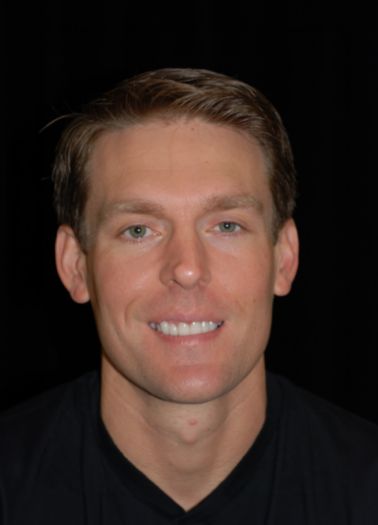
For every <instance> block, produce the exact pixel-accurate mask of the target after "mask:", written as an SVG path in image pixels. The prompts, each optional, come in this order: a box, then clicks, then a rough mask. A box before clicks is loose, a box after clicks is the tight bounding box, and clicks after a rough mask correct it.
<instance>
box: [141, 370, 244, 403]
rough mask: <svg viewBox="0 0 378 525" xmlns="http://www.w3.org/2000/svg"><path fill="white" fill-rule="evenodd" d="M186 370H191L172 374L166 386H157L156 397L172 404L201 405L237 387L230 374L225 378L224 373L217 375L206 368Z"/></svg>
mask: <svg viewBox="0 0 378 525" xmlns="http://www.w3.org/2000/svg"><path fill="white" fill-rule="evenodd" d="M186 368H189V370H188V369H185V370H184V371H183V370H179V371H175V372H174V373H172V374H171V376H170V378H168V381H167V382H165V385H164V386H163V385H160V388H159V386H158V385H156V387H157V388H156V389H154V390H155V392H156V393H155V396H156V397H159V398H160V399H162V400H165V401H170V402H172V403H183V404H201V403H208V402H210V401H213V400H215V399H218V398H220V397H222V396H223V395H225V394H227V393H228V392H230V391H231V390H232V389H233V388H234V387H235V386H236V385H235V384H234V381H232V380H231V378H230V375H229V373H228V374H227V377H225V374H224V373H223V374H222V373H220V372H218V373H215V371H214V370H208V369H206V367H201V369H200V370H198V369H197V370H193V367H186ZM195 368H197V367H195ZM150 393H152V391H150Z"/></svg>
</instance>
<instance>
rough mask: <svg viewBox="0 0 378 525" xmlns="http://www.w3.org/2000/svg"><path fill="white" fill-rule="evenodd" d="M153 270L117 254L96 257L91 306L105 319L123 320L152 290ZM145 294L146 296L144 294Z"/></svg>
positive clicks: (93, 270) (92, 274)
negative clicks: (109, 317)
mask: <svg viewBox="0 0 378 525" xmlns="http://www.w3.org/2000/svg"><path fill="white" fill-rule="evenodd" d="M150 282H151V266H149V267H148V266H146V264H143V263H142V262H141V261H139V260H138V261H132V260H130V259H128V260H125V259H123V258H122V257H120V256H118V255H117V256H116V257H115V256H114V254H107V255H102V256H97V257H96V258H94V263H93V264H92V265H91V267H90V271H89V288H90V295H91V302H92V305H93V307H94V309H95V310H97V311H100V310H101V312H102V313H103V314H104V315H105V314H106V312H107V315H109V313H110V312H112V313H113V314H114V315H118V316H122V317H124V315H125V314H126V313H127V311H128V309H129V308H130V307H131V306H132V305H133V304H134V303H135V302H136V301H138V299H139V298H140V297H141V295H142V296H143V295H144V294H145V291H146V290H147V289H148V288H150V284H149V283H150ZM143 292H144V293H143Z"/></svg>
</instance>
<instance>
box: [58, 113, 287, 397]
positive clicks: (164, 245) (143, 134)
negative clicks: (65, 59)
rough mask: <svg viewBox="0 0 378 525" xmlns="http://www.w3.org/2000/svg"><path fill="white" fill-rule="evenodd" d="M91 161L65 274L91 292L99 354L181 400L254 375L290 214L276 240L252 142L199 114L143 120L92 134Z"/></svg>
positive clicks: (282, 275)
mask: <svg viewBox="0 0 378 525" xmlns="http://www.w3.org/2000/svg"><path fill="white" fill-rule="evenodd" d="M88 172H89V198H88V202H87V207H86V214H85V224H86V229H87V231H88V235H89V241H88V250H87V251H86V254H84V253H83V252H80V251H79V250H78V249H77V245H76V252H75V253H76V254H78V255H77V260H76V261H75V265H71V266H75V268H76V272H77V275H76V277H75V279H73V280H72V279H71V281H70V283H71V284H70V283H68V281H67V279H66V286H67V287H68V288H69V290H70V292H71V295H72V297H73V298H74V299H75V300H77V301H79V302H83V301H85V300H87V299H90V301H91V303H92V306H93V310H94V314H95V318H96V322H97V326H98V330H99V335H100V339H101V342H102V346H103V356H104V365H105V366H107V367H110V368H112V370H113V371H114V372H115V373H116V376H117V378H118V381H119V382H120V384H122V383H123V384H125V385H126V384H127V386H128V387H130V386H131V387H132V388H135V389H136V390H137V391H139V392H141V393H142V392H143V393H144V394H145V393H148V394H150V395H152V396H154V397H157V398H160V399H164V400H169V401H174V402H181V403H193V402H194V403H198V402H205V401H209V400H212V399H215V398H218V397H220V396H223V395H226V394H227V393H229V392H231V391H233V390H234V389H236V388H239V386H240V385H241V384H243V383H245V382H246V381H247V382H248V381H253V376H254V373H255V370H256V369H257V367H258V364H260V365H261V363H262V359H263V357H262V356H263V352H264V349H265V347H266V344H267V340H268V336H269V332H270V325H271V312H272V301H273V296H274V294H275V293H276V294H279V295H283V294H285V293H287V292H288V291H289V288H290V283H291V281H292V279H293V277H294V273H295V268H296V250H297V245H296V235H295V226H294V224H293V223H292V221H289V222H288V223H287V224H286V225H285V226H284V228H283V229H282V231H281V234H280V236H279V239H278V242H277V243H276V244H275V245H273V241H272V233H271V231H272V221H273V204H272V197H271V194H270V191H269V186H268V177H267V174H266V170H265V162H264V158H263V154H262V151H261V149H260V147H259V146H257V145H256V144H255V143H253V142H252V141H251V139H250V138H247V137H246V136H244V135H243V134H241V133H239V132H237V131H235V130H233V129H232V128H228V127H221V126H217V125H214V124H209V123H206V122H204V121H202V120H200V119H192V120H189V121H185V120H178V121H175V122H171V123H166V122H161V121H151V122H148V123H145V124H143V125H138V126H133V127H131V128H128V129H125V130H122V131H116V132H111V133H107V134H105V135H104V136H103V137H101V138H100V139H99V140H98V142H97V144H96V146H95V148H94V151H93V154H92V156H91V159H90V162H89V166H88ZM66 231H67V228H66ZM64 235H65V234H64V228H63V229H61V231H60V233H58V245H59V236H61V237H62V238H63V237H64ZM61 244H62V245H63V244H65V245H66V246H71V248H70V247H69V248H67V249H66V251H67V252H68V253H72V254H73V251H74V248H73V244H72V243H71V244H70V243H64V242H62V243H61ZM58 252H59V249H58ZM63 252H64V249H63ZM69 257H70V256H69V255H68V256H67V257H66V259H69ZM72 257H74V255H72ZM72 257H71V259H72ZM75 257H76V255H75ZM58 267H59V262H58ZM60 273H61V274H62V272H60ZM63 280H64V278H63ZM73 281H75V285H73V284H72V283H73ZM260 368H261V366H260Z"/></svg>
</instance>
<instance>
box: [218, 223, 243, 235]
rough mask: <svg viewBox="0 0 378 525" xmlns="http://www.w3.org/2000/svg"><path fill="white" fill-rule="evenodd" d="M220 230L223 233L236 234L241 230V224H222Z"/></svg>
mask: <svg viewBox="0 0 378 525" xmlns="http://www.w3.org/2000/svg"><path fill="white" fill-rule="evenodd" d="M219 229H220V231H221V232H222V233H234V232H236V231H239V230H240V226H239V224H236V222H227V221H226V222H221V223H220V224H219Z"/></svg>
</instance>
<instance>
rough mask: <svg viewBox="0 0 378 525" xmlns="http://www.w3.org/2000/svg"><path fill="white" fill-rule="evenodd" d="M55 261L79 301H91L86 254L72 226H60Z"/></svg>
mask: <svg viewBox="0 0 378 525" xmlns="http://www.w3.org/2000/svg"><path fill="white" fill-rule="evenodd" d="M55 262H56V268H57V271H58V274H59V277H60V279H61V281H62V283H63V284H64V286H65V287H66V288H67V290H68V292H69V293H70V295H71V297H72V299H73V300H74V301H75V302H77V303H86V302H87V301H89V291H88V286H87V266H86V255H85V253H84V252H83V250H82V249H81V246H80V243H79V241H78V240H77V238H76V235H75V234H74V232H73V230H72V228H70V227H69V226H66V225H63V226H60V227H59V229H58V232H57V235H56V242H55Z"/></svg>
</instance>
